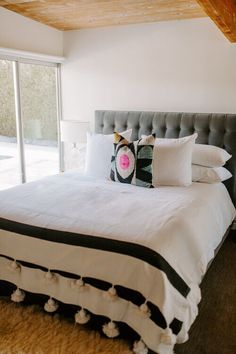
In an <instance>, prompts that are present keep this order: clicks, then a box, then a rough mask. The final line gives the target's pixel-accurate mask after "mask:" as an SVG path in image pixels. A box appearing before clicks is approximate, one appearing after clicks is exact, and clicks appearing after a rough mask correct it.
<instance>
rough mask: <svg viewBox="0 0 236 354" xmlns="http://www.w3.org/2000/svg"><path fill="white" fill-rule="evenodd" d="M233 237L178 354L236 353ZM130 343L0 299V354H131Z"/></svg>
mask: <svg viewBox="0 0 236 354" xmlns="http://www.w3.org/2000/svg"><path fill="white" fill-rule="evenodd" d="M235 275H236V232H234V234H233V233H231V235H230V236H229V237H228V238H227V240H226V242H225V243H224V245H223V246H222V248H221V250H220V252H219V254H218V255H217V258H216V259H215V261H214V263H213V264H212V266H211V268H210V269H209V271H208V274H207V276H206V277H205V279H204V281H203V283H202V296H203V300H202V302H201V305H200V312H199V316H198V318H197V320H196V321H195V323H194V325H193V327H192V329H191V332H190V340H189V341H188V342H187V343H185V344H182V345H178V346H177V347H176V349H175V353H176V354H235V353H236V304H235V294H236V282H235ZM130 348H131V346H130V343H128V342H126V341H124V340H121V339H120V340H118V339H117V340H110V339H107V338H104V337H103V336H101V335H100V334H99V332H98V331H92V330H89V331H88V330H87V329H86V328H85V327H83V326H75V325H74V324H73V322H72V319H63V320H60V317H59V315H58V314H56V315H54V316H50V315H48V314H46V313H44V312H43V311H41V310H40V309H39V307H38V306H27V305H26V306H25V305H18V304H15V303H12V302H10V301H9V298H2V299H0V354H6V353H7V354H19V353H20V354H131V353H132V351H131V349H130Z"/></svg>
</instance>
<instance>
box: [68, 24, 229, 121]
mask: <svg viewBox="0 0 236 354" xmlns="http://www.w3.org/2000/svg"><path fill="white" fill-rule="evenodd" d="M64 55H65V56H66V57H67V60H66V62H65V63H64V64H63V66H62V89H63V107H64V108H63V111H64V118H66V119H78V120H92V119H93V116H94V110H95V109H115V110H117V109H120V110H154V111H192V112H193V111H194V112H228V113H230V112H233V113H235V112H236V45H235V44H230V43H229V42H228V41H227V39H226V38H225V37H224V36H223V35H222V33H221V32H220V31H219V30H218V29H217V27H216V26H215V25H214V24H213V23H212V22H211V20H210V19H207V18H204V19H195V20H182V21H171V22H159V23H153V24H141V25H130V26H120V27H110V28H100V29H89V30H80V31H69V32H65V33H64Z"/></svg>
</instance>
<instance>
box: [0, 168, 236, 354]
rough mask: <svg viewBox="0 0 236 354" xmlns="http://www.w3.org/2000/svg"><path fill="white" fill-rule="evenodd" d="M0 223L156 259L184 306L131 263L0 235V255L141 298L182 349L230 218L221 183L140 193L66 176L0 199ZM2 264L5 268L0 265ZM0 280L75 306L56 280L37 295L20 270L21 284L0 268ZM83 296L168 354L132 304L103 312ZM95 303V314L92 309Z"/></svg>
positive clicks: (160, 280)
mask: <svg viewBox="0 0 236 354" xmlns="http://www.w3.org/2000/svg"><path fill="white" fill-rule="evenodd" d="M0 216H1V217H2V218H6V219H9V220H13V221H16V222H20V223H25V224H29V225H35V226H39V227H45V228H48V229H54V230H61V231H70V232H74V233H80V234H85V235H94V236H100V237H106V238H109V239H116V240H121V241H127V242H131V243H136V244H139V245H142V246H146V247H148V248H151V249H152V250H154V251H156V252H157V253H159V254H160V255H162V256H163V257H164V258H165V260H166V261H167V262H168V263H169V264H170V265H171V266H172V267H173V268H174V269H175V271H176V272H177V273H178V274H179V276H181V277H182V279H183V280H184V281H185V282H186V283H187V284H188V286H189V287H190V289H191V291H190V293H189V295H188V296H187V298H186V299H185V298H184V297H183V296H182V295H180V294H179V293H178V292H177V291H176V289H175V288H174V287H173V286H172V285H171V284H170V283H169V282H168V280H167V278H166V276H165V274H163V273H162V272H160V271H157V270H156V269H155V268H154V267H152V266H151V265H148V264H146V263H145V262H141V261H140V260H138V259H135V258H133V257H130V256H124V255H120V254H117V253H111V254H109V252H105V251H99V252H97V251H96V250H91V249H89V248H82V249H80V247H78V249H76V248H75V247H74V246H71V245H64V244H57V243H53V245H50V243H49V242H48V241H42V240H39V239H35V238H31V237H24V236H22V237H19V236H20V235H17V234H14V233H12V232H8V231H4V230H0V254H4V255H6V256H9V257H12V258H13V259H22V260H25V261H28V262H32V263H34V264H39V265H43V266H44V267H48V268H50V269H61V270H64V271H67V272H71V273H73V274H77V273H76V271H77V270H78V269H79V270H80V274H81V273H82V274H84V275H85V276H91V277H95V278H97V279H102V280H105V281H108V282H110V283H111V284H119V285H122V286H126V287H130V288H131V289H135V290H137V291H139V292H141V293H142V294H143V295H144V296H145V297H146V299H149V300H150V301H151V302H152V303H154V304H155V305H157V306H158V307H159V308H160V310H161V311H162V313H163V314H164V316H165V318H166V320H167V323H170V322H171V320H172V319H173V317H176V318H177V319H179V320H181V321H182V322H183V326H182V329H181V332H180V333H179V334H178V336H177V339H176V340H177V342H183V341H185V340H186V339H187V333H188V330H189V328H190V325H191V324H192V322H193V321H194V319H195V317H196V315H197V305H198V302H199V301H200V290H199V287H198V285H199V283H200V281H201V279H202V276H203V275H204V274H205V272H206V269H207V264H208V262H209V261H210V260H211V259H212V257H213V256H214V250H215V249H216V248H217V246H218V245H219V243H220V241H221V240H222V237H223V235H224V234H225V232H226V230H227V229H228V227H229V226H230V224H231V223H232V221H233V219H234V217H235V208H234V206H233V204H232V202H231V199H230V197H229V194H228V191H227V190H226V188H225V186H224V185H223V184H221V183H218V184H203V183H193V184H192V186H189V187H159V188H155V189H146V188H141V187H136V186H132V185H126V184H120V183H116V182H112V181H108V180H99V179H94V178H92V177H88V176H83V175H79V174H78V173H77V172H70V173H64V174H61V175H57V176H53V177H48V178H44V179H42V180H41V181H38V182H32V183H29V184H26V185H23V186H20V187H15V188H12V189H10V190H6V191H3V192H1V193H0ZM75 237H76V236H75ZM78 252H80V253H78ZM78 255H79V256H78ZM2 262H3V263H2V264H5V263H4V262H5V260H2ZM137 275H138V276H137ZM1 277H2V279H5V280H9V281H12V282H13V283H15V284H17V285H18V286H19V287H22V288H23V289H24V288H25V289H26V290H28V289H30V290H29V291H33V292H42V293H47V294H48V295H50V296H53V297H55V298H58V299H60V300H61V301H64V302H68V303H75V300H73V299H74V297H73V296H74V295H73V294H70V293H69V292H68V291H67V292H66V286H65V284H66V283H65V280H64V279H63V277H61V279H60V284H59V285H58V286H59V287H58V286H57V287H56V286H55V288H53V287H52V288H51V289H48V288H45V285H44V283H43V281H41V283H40V281H39V280H40V279H41V278H42V279H43V275H38V278H37V279H38V280H37V281H36V280H35V279H36V278H34V276H33V275H32V274H31V273H29V271H28V270H27V269H23V267H22V272H21V279H20V278H17V275H12V274H10V273H9V272H8V271H7V268H6V267H5V268H4V269H2V270H0V278H1ZM14 277H15V278H14ZM40 277H41V278H40ZM40 284H41V285H40ZM90 294H91V299H90V300H89V296H88V295H86V296H85V297H84V299H82V298H80V299H79V303H78V304H80V305H81V302H82V303H83V306H85V307H86V308H88V309H90V310H91V311H94V313H98V314H106V315H107V316H108V317H109V316H110V317H113V318H114V320H117V321H122V320H123V321H125V322H126V323H128V324H129V325H130V326H131V327H132V328H134V329H135V330H136V331H137V332H138V333H140V335H141V336H142V337H143V339H144V341H145V343H146V344H147V345H148V346H149V347H150V348H151V349H152V350H154V351H157V352H159V353H161V354H162V353H167V352H168V353H172V349H173V345H172V344H173V343H172V344H171V345H170V346H169V349H168V351H167V350H166V349H164V350H163V348H162V347H161V344H160V337H159V336H160V335H161V333H162V330H160V329H158V328H156V327H155V326H154V324H153V322H152V321H150V320H146V322H143V323H142V322H140V318H139V317H137V316H136V310H135V308H134V306H133V305H132V304H129V303H128V302H127V301H123V300H122V301H120V302H119V303H118V305H116V306H115V307H114V308H112V307H109V308H108V307H107V306H105V304H104V306H103V305H102V301H103V300H102V299H103V296H102V295H101V296H100V297H101V298H100V302H98V301H95V295H96V294H97V290H96V291H95V290H94V291H91V292H90ZM93 296H94V297H93ZM96 296H98V295H96ZM77 300H78V299H77V298H76V301H77ZM73 301H74V302H73ZM76 303H77V302H76ZM95 303H96V304H97V307H93V306H95V305H94V304H95ZM122 306H123V307H122ZM109 311H110V312H109Z"/></svg>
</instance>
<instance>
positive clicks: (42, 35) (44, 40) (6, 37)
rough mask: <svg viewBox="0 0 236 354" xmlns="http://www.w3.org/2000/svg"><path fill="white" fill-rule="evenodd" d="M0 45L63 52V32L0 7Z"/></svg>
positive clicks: (38, 50)
mask: <svg viewBox="0 0 236 354" xmlns="http://www.w3.org/2000/svg"><path fill="white" fill-rule="evenodd" d="M0 47H6V48H11V49H19V50H26V51H31V52H36V53H42V54H49V55H58V56H60V55H62V54H63V33H62V32H60V31H57V30H55V29H53V28H50V27H48V26H45V25H43V24H41V23H39V22H36V21H33V20H30V19H28V18H26V17H23V16H21V15H18V14H16V13H14V12H12V11H8V10H6V9H4V8H2V7H0Z"/></svg>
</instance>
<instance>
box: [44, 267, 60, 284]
mask: <svg viewBox="0 0 236 354" xmlns="http://www.w3.org/2000/svg"><path fill="white" fill-rule="evenodd" d="M44 277H45V281H46V282H47V283H48V284H52V283H55V282H56V280H57V276H56V274H54V273H52V272H51V271H50V270H48V271H47V273H45V276H44Z"/></svg>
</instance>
